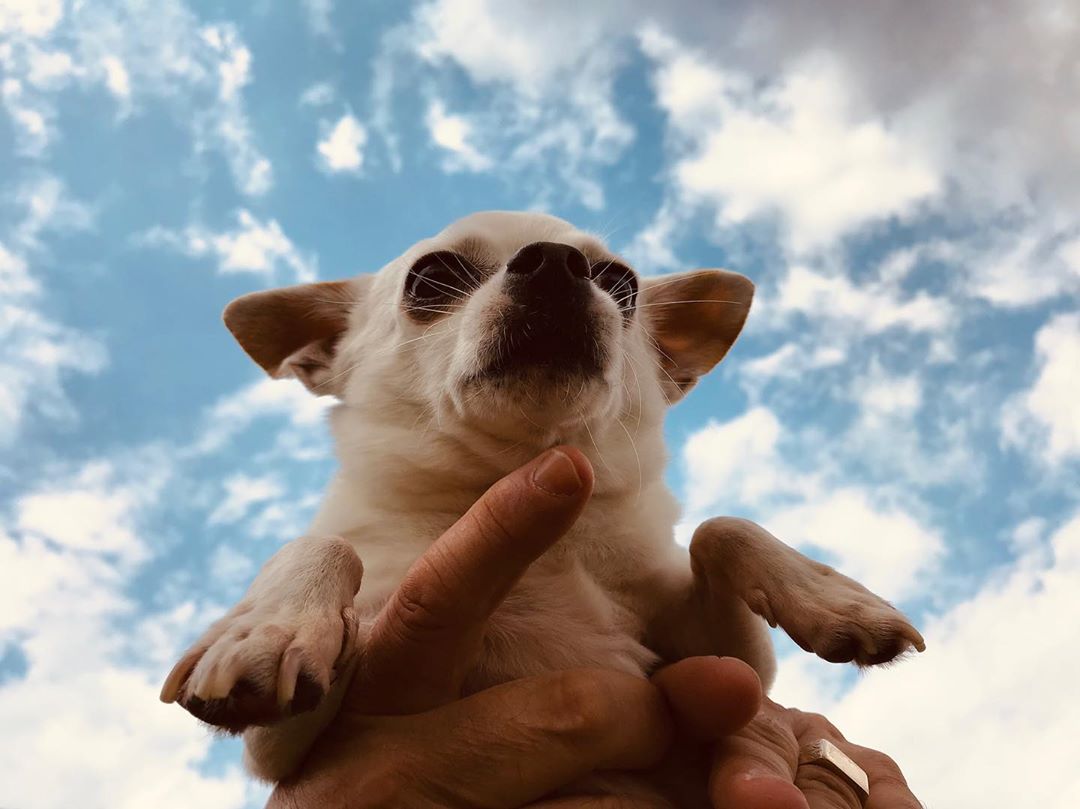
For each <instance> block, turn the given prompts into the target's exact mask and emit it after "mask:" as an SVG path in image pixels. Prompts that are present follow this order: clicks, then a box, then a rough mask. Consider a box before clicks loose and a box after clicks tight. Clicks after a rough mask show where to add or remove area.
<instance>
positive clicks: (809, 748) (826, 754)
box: [799, 739, 870, 804]
mask: <svg viewBox="0 0 1080 809" xmlns="http://www.w3.org/2000/svg"><path fill="white" fill-rule="evenodd" d="M803 764H817V765H818V766H819V767H824V768H825V769H827V770H831V771H832V772H834V773H836V774H837V775H839V776H840V777H841V778H843V779H844V780H845V781H847V782H848V783H849V784H851V786H852V787H854V788H855V794H856V795H858V796H859V801H860V802H861V803H863V804H865V803H866V801H867V799H868V798H869V797H870V779H869V778H867V777H866V771H865V770H863V768H862V767H860V766H859V765H858V764H856V763H855V762H854V761H852V760H851V758H850V757H848V755H847V754H846V753H844V751H843V750H841V749H840V748H839V747H837V746H836V745H835V744H833V743H832V742H830V741H828V740H827V739H818V740H817V741H816V742H814V743H813V744H808V745H806V746H805V747H804V748H802V750H800V751H799V766H802V765H803Z"/></svg>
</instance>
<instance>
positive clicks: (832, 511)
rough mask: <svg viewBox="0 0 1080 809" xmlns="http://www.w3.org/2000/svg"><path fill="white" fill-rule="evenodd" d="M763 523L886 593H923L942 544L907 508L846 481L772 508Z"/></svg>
mask: <svg viewBox="0 0 1080 809" xmlns="http://www.w3.org/2000/svg"><path fill="white" fill-rule="evenodd" d="M768 528H769V530H770V531H772V532H773V533H775V534H776V535H777V536H780V537H783V538H784V541H785V542H787V543H788V544H790V545H792V546H794V547H797V548H800V549H804V550H805V549H812V550H815V551H819V552H820V551H824V553H825V554H826V555H827V558H828V559H829V560H830V561H831V562H832V564H833V566H834V567H836V568H837V569H838V570H841V571H843V572H844V574H845V575H848V576H851V578H853V579H855V580H856V581H858V582H861V583H862V584H864V585H865V586H866V587H868V588H870V589H871V590H873V591H874V592H875V593H877V594H878V595H880V596H882V597H884V598H887V599H896V600H899V599H904V598H908V597H911V596H915V595H924V594H925V592H924V590H923V588H924V587H925V585H926V574H927V573H928V572H930V571H931V570H932V569H933V567H934V565H935V564H936V562H937V560H938V559H939V557H940V556H941V554H942V552H943V550H944V545H943V543H942V540H941V538H940V537H939V536H938V535H937V534H935V533H934V532H933V531H930V530H928V529H927V528H925V527H924V526H923V525H921V524H920V523H919V521H918V520H916V519H915V518H914V517H912V516H911V515H910V514H908V513H906V512H905V511H903V510H902V509H899V508H896V507H892V506H884V507H882V506H881V505H878V504H876V503H873V502H871V500H870V495H869V493H868V492H865V491H861V490H859V489H855V488H851V487H848V488H836V489H834V490H832V491H831V492H829V493H828V494H826V495H824V496H822V497H820V498H817V499H815V500H814V501H812V502H809V503H804V504H800V505H797V506H793V507H791V508H788V509H780V510H777V511H775V512H772V513H770V515H769V516H768Z"/></svg>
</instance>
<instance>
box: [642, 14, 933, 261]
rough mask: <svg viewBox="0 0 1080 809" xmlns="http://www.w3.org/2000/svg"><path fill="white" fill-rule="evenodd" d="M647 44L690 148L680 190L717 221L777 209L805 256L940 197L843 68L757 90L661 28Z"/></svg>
mask: <svg viewBox="0 0 1080 809" xmlns="http://www.w3.org/2000/svg"><path fill="white" fill-rule="evenodd" d="M642 42H643V46H644V48H645V50H646V52H647V53H649V55H650V56H652V58H653V59H655V60H656V62H657V66H658V67H657V76H656V85H657V98H658V101H659V104H660V107H661V109H663V110H664V112H665V113H666V114H667V116H668V118H669V121H670V125H671V127H672V128H673V130H674V131H675V132H676V133H678V135H679V139H680V142H681V143H682V144H683V146H682V149H681V152H682V154H681V156H680V157H679V159H678V161H677V162H676V164H675V165H674V167H673V169H672V179H673V182H674V184H675V187H676V189H677V193H679V194H680V195H681V196H684V197H686V198H688V199H692V200H698V201H702V202H707V203H708V204H709V205H710V206H712V207H714V208H715V210H716V215H717V217H718V220H719V222H720V223H721V226H723V227H727V226H731V225H738V224H741V223H743V222H746V221H747V220H749V219H752V218H755V217H758V216H761V215H767V214H772V213H778V214H780V215H781V217H782V221H783V223H784V226H785V229H786V230H787V232H788V234H789V237H790V240H791V243H792V246H793V248H794V249H795V250H797V251H801V250H806V249H809V248H814V247H818V246H821V245H826V244H829V243H830V242H832V241H834V240H835V239H836V238H838V237H840V236H843V235H845V234H847V233H850V232H852V231H853V230H855V229H857V228H859V227H862V226H864V225H867V224H871V223H874V222H879V221H882V220H885V219H887V218H889V217H893V216H896V217H902V216H905V215H907V214H910V213H911V212H913V211H914V210H916V206H917V204H918V203H920V202H921V201H924V200H927V199H929V198H931V197H933V196H934V195H935V194H936V193H937V192H938V190H939V187H940V180H939V178H938V176H937V173H936V171H935V170H934V168H933V166H932V165H931V164H930V162H929V160H928V159H927V157H926V156H924V155H922V154H920V153H919V151H918V150H917V149H916V148H914V147H913V146H912V145H911V144H909V143H907V142H906V141H905V140H903V139H902V138H901V137H900V136H898V135H897V134H896V133H894V132H892V131H890V130H889V129H888V128H887V127H886V126H885V124H884V123H883V122H882V121H881V120H879V119H877V118H874V117H871V116H867V115H865V114H859V113H858V112H857V111H855V110H853V109H851V108H850V105H849V102H848V98H849V96H850V88H849V87H848V85H847V81H846V79H845V75H844V71H843V69H842V66H840V65H836V64H832V63H830V62H828V61H825V60H824V59H823V58H820V57H819V58H817V59H813V60H808V61H807V62H806V63H804V64H801V65H798V66H796V67H793V68H792V69H791V70H790V71H789V72H787V73H786V74H784V75H782V77H780V78H778V79H776V80H775V81H774V83H773V84H772V86H771V87H767V88H765V89H762V88H760V87H751V86H749V85H748V83H747V81H746V79H745V78H744V77H743V76H741V75H735V76H729V75H727V74H725V72H724V71H723V70H722V69H720V68H719V67H717V66H716V65H715V63H711V62H708V61H706V60H705V59H704V58H703V57H702V56H701V55H700V54H695V53H694V52H693V51H689V50H687V49H686V48H685V47H684V46H681V45H680V44H678V43H676V42H675V41H673V40H671V39H669V38H667V37H664V36H663V35H661V34H659V33H657V32H655V31H649V32H647V33H646V34H645V36H644V37H643V39H642Z"/></svg>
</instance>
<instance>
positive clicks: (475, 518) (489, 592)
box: [349, 447, 593, 714]
mask: <svg viewBox="0 0 1080 809" xmlns="http://www.w3.org/2000/svg"><path fill="white" fill-rule="evenodd" d="M592 483H593V475H592V467H591V466H590V464H589V462H588V460H587V459H586V458H585V456H584V455H582V454H581V452H580V451H578V450H576V449H573V448H571V447H557V448H555V449H552V450H549V451H548V452H546V453H544V454H543V455H541V456H540V457H539V458H537V459H535V460H534V461H532V462H530V463H528V464H526V465H525V466H523V467H522V468H520V469H518V470H516V471H515V472H512V473H510V474H509V475H507V476H506V477H504V478H503V479H502V480H500V481H498V482H497V483H495V485H493V486H492V487H491V488H490V489H488V490H487V492H485V493H484V495H483V496H482V497H481V498H480V499H479V500H478V501H477V502H476V503H475V504H474V505H473V507H472V508H470V509H469V510H468V512H466V514H465V515H464V516H463V517H462V518H461V519H460V520H458V521H457V522H456V523H455V524H454V525H453V526H452V527H451V528H450V530H448V531H447V532H446V533H445V534H443V535H442V536H441V537H440V538H439V539H438V540H437V541H436V542H435V543H434V544H433V545H432V546H431V547H430V548H429V549H428V550H427V551H426V552H425V553H424V554H423V555H422V556H421V557H420V558H419V559H418V560H417V561H416V562H415V563H414V564H413V566H412V567H411V568H410V569H409V572H408V573H407V574H406V576H405V579H404V580H403V581H402V583H401V585H400V586H399V587H398V588H397V590H396V591H395V592H394V594H393V595H392V596H391V597H390V600H389V601H388V602H387V603H386V605H385V607H384V608H383V609H382V611H381V612H380V614H379V616H378V618H377V619H376V622H375V625H374V627H373V628H372V632H371V636H370V637H369V639H368V643H367V647H366V649H365V652H364V656H363V658H362V661H361V668H360V670H359V671H358V673H357V676H356V678H355V679H354V681H353V685H352V688H351V692H350V696H349V702H350V707H352V708H354V709H357V710H360V711H363V712H377V713H380V714H388V713H417V712H419V711H424V710H428V709H430V708H433V707H435V706H437V705H441V704H443V703H445V702H447V701H449V700H452V699H456V698H457V697H458V696H459V695H460V690H461V684H462V682H463V680H464V677H465V675H466V673H467V672H468V670H469V669H470V668H471V667H472V665H473V663H474V661H475V658H476V653H477V650H478V648H479V645H480V641H481V638H482V637H483V632H484V626H485V623H486V622H487V619H488V618H489V617H490V615H491V613H492V612H494V611H495V609H496V608H497V607H498V605H499V604H500V603H501V602H502V600H503V598H505V596H506V594H507V593H508V592H509V591H510V589H511V588H512V587H513V586H514V584H515V583H516V582H517V581H518V579H520V578H521V576H522V575H523V574H524V573H525V571H526V569H527V568H528V567H529V565H530V564H531V563H532V562H533V561H534V560H536V558H537V557H539V556H540V555H541V554H542V553H543V552H544V551H546V550H547V549H548V548H549V547H551V545H553V544H554V543H555V542H556V541H557V540H558V539H559V538H560V537H562V535H563V534H565V533H566V531H567V530H569V528H570V526H572V525H573V524H574V522H575V521H576V520H577V518H578V516H579V515H580V514H581V511H582V509H583V508H584V506H585V503H586V501H587V500H588V499H589V496H590V494H591V493H592Z"/></svg>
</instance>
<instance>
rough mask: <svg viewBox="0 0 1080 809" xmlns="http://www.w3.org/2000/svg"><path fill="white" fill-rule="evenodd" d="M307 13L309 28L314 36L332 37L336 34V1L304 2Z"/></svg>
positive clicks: (304, 0)
mask: <svg viewBox="0 0 1080 809" xmlns="http://www.w3.org/2000/svg"><path fill="white" fill-rule="evenodd" d="M302 1H303V5H304V11H305V12H306V13H307V23H308V28H310V29H311V32H312V33H313V34H316V35H318V36H322V37H330V36H332V35H333V33H334V29H333V26H332V17H333V14H334V0H302Z"/></svg>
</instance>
